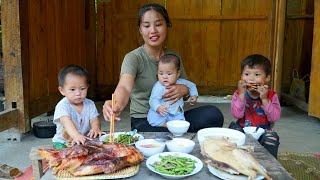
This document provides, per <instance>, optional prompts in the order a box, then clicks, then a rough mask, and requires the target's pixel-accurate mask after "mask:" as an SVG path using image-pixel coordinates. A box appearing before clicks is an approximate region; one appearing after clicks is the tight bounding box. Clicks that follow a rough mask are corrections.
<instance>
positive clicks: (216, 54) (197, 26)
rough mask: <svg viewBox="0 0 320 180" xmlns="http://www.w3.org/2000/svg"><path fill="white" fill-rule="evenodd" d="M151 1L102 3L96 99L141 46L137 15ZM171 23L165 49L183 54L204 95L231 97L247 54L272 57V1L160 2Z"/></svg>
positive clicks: (112, 85)
mask: <svg viewBox="0 0 320 180" xmlns="http://www.w3.org/2000/svg"><path fill="white" fill-rule="evenodd" d="M147 2H151V1H148V0H137V1H129V0H118V1H115V0H114V1H113V0H112V1H101V2H100V3H98V15H97V22H98V23H97V24H98V29H97V39H98V42H97V44H98V48H97V55H98V56H97V62H98V66H97V87H98V89H97V95H98V96H100V97H103V98H105V97H104V96H105V95H106V94H110V93H112V92H113V89H114V88H115V86H116V84H117V82H118V79H119V70H120V66H121V62H122V60H123V57H124V55H125V54H126V53H127V52H129V51H131V50H133V49H135V48H137V47H138V46H140V45H141V42H142V40H141V38H140V35H139V33H138V30H137V12H138V9H139V7H141V6H142V5H143V4H145V3H147ZM152 2H156V3H159V4H162V5H165V6H166V8H167V10H168V12H169V15H170V18H171V21H172V24H173V26H172V28H171V29H169V34H168V40H167V43H166V46H167V47H168V48H170V49H172V50H175V51H177V52H179V53H180V55H181V56H182V58H183V62H184V64H185V68H186V70H187V74H188V76H189V79H190V80H191V81H194V82H195V83H196V84H197V86H198V88H199V91H200V94H213V95H224V94H230V93H233V91H234V90H235V88H236V84H237V81H238V80H239V77H240V65H239V62H240V61H241V60H242V59H243V58H244V57H246V56H247V55H249V54H253V53H259V54H263V55H265V56H267V57H269V58H271V57H272V47H273V24H272V22H273V13H274V12H273V7H274V3H275V1H271V0H242V1H238V0H223V1H222V0H191V1H184V0H174V1H173V0H172V1H166V0H161V1H160V0H158V1H152Z"/></svg>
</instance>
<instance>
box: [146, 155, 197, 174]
mask: <svg viewBox="0 0 320 180" xmlns="http://www.w3.org/2000/svg"><path fill="white" fill-rule="evenodd" d="M168 155H172V156H176V157H186V158H190V159H193V160H195V161H197V162H196V163H195V168H194V170H193V171H192V172H191V173H190V174H186V175H170V174H163V173H160V172H158V171H156V170H155V169H154V168H153V167H152V166H150V164H153V163H154V162H157V161H161V159H160V157H159V156H168ZM146 164H147V167H148V168H149V169H150V170H151V171H153V172H155V173H157V174H160V175H161V176H163V177H166V178H170V179H180V178H184V177H187V176H192V175H194V174H196V173H198V172H199V171H200V170H201V169H202V167H203V163H202V161H201V160H200V159H199V158H197V157H195V156H192V155H190V154H186V153H181V152H164V153H159V154H155V155H153V156H151V157H149V158H148V159H147V162H146Z"/></svg>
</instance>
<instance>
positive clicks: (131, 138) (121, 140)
mask: <svg viewBox="0 0 320 180" xmlns="http://www.w3.org/2000/svg"><path fill="white" fill-rule="evenodd" d="M109 137H110V134H105V135H102V136H101V137H100V138H99V139H100V141H102V142H110V138H109ZM141 139H144V137H143V136H142V135H141V134H138V133H132V132H115V133H114V142H115V143H118V144H126V145H133V144H134V143H135V142H137V141H139V140H141Z"/></svg>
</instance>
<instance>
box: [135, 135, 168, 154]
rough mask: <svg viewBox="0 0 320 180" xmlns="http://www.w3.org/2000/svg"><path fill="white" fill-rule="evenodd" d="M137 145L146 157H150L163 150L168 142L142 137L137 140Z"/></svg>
mask: <svg viewBox="0 0 320 180" xmlns="http://www.w3.org/2000/svg"><path fill="white" fill-rule="evenodd" d="M135 146H136V148H137V149H138V150H139V151H140V152H141V153H142V154H143V155H144V156H145V157H150V156H152V155H154V154H158V153H161V152H163V150H164V148H165V147H166V144H165V143H161V142H158V141H156V140H154V139H142V140H139V141H137V142H136V143H135Z"/></svg>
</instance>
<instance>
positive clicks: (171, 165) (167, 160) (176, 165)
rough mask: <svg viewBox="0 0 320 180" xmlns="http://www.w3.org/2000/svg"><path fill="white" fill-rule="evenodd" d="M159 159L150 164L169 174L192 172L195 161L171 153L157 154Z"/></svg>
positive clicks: (157, 169)
mask: <svg viewBox="0 0 320 180" xmlns="http://www.w3.org/2000/svg"><path fill="white" fill-rule="evenodd" d="M159 157H160V159H161V160H160V161H156V162H154V163H153V164H150V166H152V167H153V168H154V169H155V170H156V171H158V172H160V173H163V174H170V175H186V174H190V173H192V171H193V170H194V169H195V163H196V162H197V161H195V160H193V159H191V158H187V157H175V156H173V155H167V156H159Z"/></svg>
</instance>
